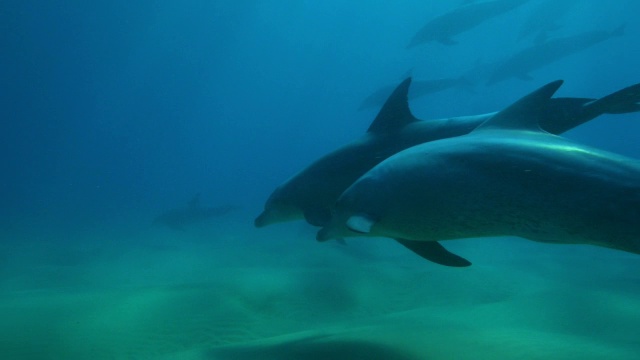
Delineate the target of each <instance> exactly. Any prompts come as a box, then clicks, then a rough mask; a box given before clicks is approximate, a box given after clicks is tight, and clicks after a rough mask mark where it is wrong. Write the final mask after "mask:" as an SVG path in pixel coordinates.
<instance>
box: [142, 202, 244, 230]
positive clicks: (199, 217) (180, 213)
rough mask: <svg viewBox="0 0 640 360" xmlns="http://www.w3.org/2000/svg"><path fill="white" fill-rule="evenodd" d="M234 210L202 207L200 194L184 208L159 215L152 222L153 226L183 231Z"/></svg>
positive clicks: (226, 207) (228, 207)
mask: <svg viewBox="0 0 640 360" xmlns="http://www.w3.org/2000/svg"><path fill="white" fill-rule="evenodd" d="M233 209H234V207H233V206H231V205H221V206H216V207H204V206H202V204H201V203H200V194H196V195H195V196H194V197H193V199H191V201H189V203H188V204H187V206H186V207H183V208H177V209H172V210H169V211H166V212H164V213H162V214H160V215H159V216H158V217H156V218H155V219H154V220H153V223H154V224H159V225H164V226H166V227H168V228H171V229H173V230H180V231H184V230H186V228H187V227H189V226H192V225H194V224H198V223H202V222H205V221H207V220H209V219H212V218H215V217H218V216H223V215H226V214H228V213H230V212H231V211H232V210H233Z"/></svg>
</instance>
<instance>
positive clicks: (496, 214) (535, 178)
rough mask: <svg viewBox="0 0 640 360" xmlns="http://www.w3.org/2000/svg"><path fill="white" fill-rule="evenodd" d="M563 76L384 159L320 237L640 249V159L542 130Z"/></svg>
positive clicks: (345, 197) (342, 201) (344, 199)
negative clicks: (499, 239)
mask: <svg viewBox="0 0 640 360" xmlns="http://www.w3.org/2000/svg"><path fill="white" fill-rule="evenodd" d="M561 84H562V81H555V82H552V83H550V84H548V85H545V86H543V87H542V88H540V89H538V90H537V91H535V92H533V93H531V94H529V95H527V96H525V97H524V98H522V99H521V100H519V101H517V102H515V103H514V104H513V105H511V106H509V107H508V108H506V109H505V110H503V111H501V112H499V113H497V114H496V115H495V116H493V117H491V118H490V119H488V120H487V121H486V122H484V123H483V124H482V125H481V126H479V127H477V128H476V129H475V130H473V131H472V132H471V133H470V134H468V135H465V136H460V137H456V138H450V139H442V140H438V141H433V142H430V143H426V144H422V145H418V146H415V147H412V148H410V149H407V150H404V151H402V152H400V153H398V154H396V155H394V156H392V157H390V158H388V159H387V160H385V161H383V162H382V163H380V164H379V165H377V166H376V167H375V168H373V169H372V170H370V171H369V172H367V173H366V174H365V175H363V176H362V177H361V178H360V179H358V180H357V181H356V182H355V183H354V184H353V185H351V186H350V187H349V188H348V189H347V190H346V191H345V192H344V193H343V194H342V195H341V196H340V198H339V199H338V202H337V204H336V206H335V211H334V214H333V216H332V218H331V221H330V223H329V224H328V225H327V226H325V227H323V228H322V229H321V230H320V231H319V232H318V234H317V238H318V240H321V241H324V240H327V239H331V238H335V237H345V236H367V237H369V236H383V237H391V238H402V239H408V240H413V241H440V240H449V239H460V238H472V237H473V238H475V237H494V236H518V237H522V238H525V239H529V240H533V241H539V242H546V243H560V244H591V245H596V246H602V247H607V248H613V249H618V250H622V251H626V252H630V253H636V254H640V221H638V219H640V161H638V160H635V159H631V158H628V157H625V156H621V155H617V154H613V153H610V152H606V151H602V150H599V149H596V148H593V147H589V146H586V145H582V144H577V143H574V142H571V141H569V140H567V139H564V138H562V137H560V136H556V135H552V134H550V133H548V132H546V131H544V130H543V129H542V127H541V125H542V124H543V123H544V121H545V117H546V116H547V111H546V110H545V109H546V108H547V107H548V106H549V105H550V103H551V96H552V95H553V94H554V93H555V92H556V91H557V89H558V88H559V87H560V86H561Z"/></svg>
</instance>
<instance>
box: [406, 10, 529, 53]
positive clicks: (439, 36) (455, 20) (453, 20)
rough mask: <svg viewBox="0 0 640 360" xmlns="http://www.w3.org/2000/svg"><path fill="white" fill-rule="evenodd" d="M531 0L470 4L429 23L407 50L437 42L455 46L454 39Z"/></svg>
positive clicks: (414, 38) (418, 33) (417, 34)
mask: <svg viewBox="0 0 640 360" xmlns="http://www.w3.org/2000/svg"><path fill="white" fill-rule="evenodd" d="M528 1H529V0H491V1H483V2H478V3H470V4H468V5H464V6H461V7H459V8H457V9H455V10H452V11H450V12H448V13H445V14H443V15H440V16H438V17H436V18H434V19H433V20H431V21H429V22H428V23H427V24H426V25H425V26H423V27H422V29H420V30H419V31H418V32H417V33H416V35H415V36H414V37H413V39H412V40H411V42H410V43H409V45H408V46H407V48H412V47H414V46H417V45H420V44H423V43H427V42H431V41H437V42H440V43H442V44H445V45H452V44H455V43H456V42H455V40H453V37H454V36H456V35H459V34H462V33H463V32H466V31H469V30H471V29H473V28H475V27H476V26H478V25H480V24H482V23H483V22H485V21H487V20H489V19H491V18H494V17H496V16H498V15H501V14H503V13H506V12H507V11H510V10H513V9H515V8H517V7H519V6H521V5H523V4H525V3H527V2H528Z"/></svg>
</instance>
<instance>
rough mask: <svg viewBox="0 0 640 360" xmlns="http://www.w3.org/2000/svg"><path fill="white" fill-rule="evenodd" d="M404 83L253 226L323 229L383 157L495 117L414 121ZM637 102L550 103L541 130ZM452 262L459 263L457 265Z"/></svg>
mask: <svg viewBox="0 0 640 360" xmlns="http://www.w3.org/2000/svg"><path fill="white" fill-rule="evenodd" d="M410 82H411V80H410V79H407V80H405V81H403V82H402V83H401V84H400V85H399V86H398V87H397V88H396V90H395V91H394V93H393V94H392V95H391V96H390V97H389V99H388V100H387V102H386V103H385V105H384V106H383V108H382V109H381V110H380V112H379V114H378V116H377V117H376V119H375V120H374V122H373V123H372V124H371V126H370V127H369V130H368V131H367V133H366V134H365V135H364V136H363V137H361V138H360V139H358V140H356V141H354V142H351V143H349V144H347V145H345V146H343V147H341V148H339V149H337V150H335V151H333V152H331V153H329V154H327V155H325V156H323V157H321V158H320V159H318V160H317V161H315V162H313V163H312V164H310V165H309V166H308V167H306V168H305V169H303V170H301V171H300V172H298V173H297V174H295V175H294V176H292V177H291V178H289V179H288V180H287V181H285V182H284V183H283V184H281V185H280V186H278V187H277V188H276V189H275V190H274V191H273V193H272V194H271V195H270V196H269V199H268V200H267V202H266V203H265V206H264V211H263V212H262V213H261V214H260V215H259V216H258V217H257V218H256V219H255V225H256V226H257V227H263V226H267V225H270V224H274V223H280V222H286V221H293V220H301V219H306V220H307V222H309V223H310V224H312V225H315V226H324V225H326V224H327V223H328V222H329V220H330V219H331V211H332V208H333V206H334V204H335V202H336V200H337V199H338V197H339V196H340V195H341V194H342V193H343V192H344V191H345V190H346V189H347V188H348V187H349V186H350V185H351V184H353V183H354V182H355V181H356V180H357V179H358V178H360V177H361V176H362V175H364V174H365V173H366V172H367V171H368V170H370V169H372V168H373V167H374V166H375V165H377V164H379V163H380V162H382V161H383V160H384V159H386V158H388V157H389V156H391V155H393V154H395V153H397V152H399V151H401V150H404V149H407V148H409V147H411V146H414V145H417V144H421V143H425V142H429V141H434V140H438V139H443V138H448V137H454V136H460V135H465V134H467V133H469V132H470V131H471V130H473V129H474V128H476V127H477V126H478V125H480V124H482V123H483V122H484V121H485V120H487V119H489V118H490V117H492V116H493V115H494V114H495V113H490V114H484V115H477V116H467V117H457V118H449V119H438V120H429V121H420V120H418V119H416V118H415V117H414V116H413V115H412V114H411V111H410V110H409V106H408V102H407V92H408V90H409V85H410ZM638 101H640V84H636V85H633V86H630V87H628V88H625V89H623V90H620V91H618V92H615V93H613V94H611V95H608V96H605V97H603V98H601V99H599V100H593V99H580V98H557V99H552V101H551V103H550V105H549V108H547V112H548V116H547V121H546V122H545V123H543V127H544V128H546V130H547V131H550V132H552V133H562V132H564V131H567V130H569V129H571V128H573V127H575V126H578V125H580V124H582V123H584V122H587V121H589V120H591V119H593V118H595V117H597V116H599V115H601V114H603V113H626V112H634V111H640V105H639V104H638ZM398 240H399V241H400V242H401V243H402V244H403V245H404V246H407V247H409V248H410V249H411V250H412V251H414V252H416V253H417V254H418V255H420V256H423V257H425V258H428V259H429V260H431V261H435V262H438V263H441V264H442V263H443V262H444V263H446V262H448V264H449V265H451V261H452V260H451V259H442V258H441V256H445V255H446V253H443V252H442V249H441V248H440V247H438V246H437V243H432V244H428V243H427V244H420V243H416V242H407V241H402V240H401V239H398ZM412 246H414V247H413V248H412ZM416 246H417V247H418V248H416ZM420 247H421V248H420ZM425 248H426V249H425ZM434 252H435V254H433V253H434ZM434 257H435V258H434ZM453 263H457V264H461V262H459V261H453Z"/></svg>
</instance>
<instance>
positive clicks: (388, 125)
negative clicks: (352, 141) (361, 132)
mask: <svg viewBox="0 0 640 360" xmlns="http://www.w3.org/2000/svg"><path fill="white" fill-rule="evenodd" d="M409 85H411V77H408V78H406V79H405V80H404V81H403V82H402V83H400V85H398V86H397V87H396V88H395V90H393V93H391V95H390V96H389V98H388V99H387V101H386V102H385V103H384V105H383V106H382V109H380V112H379V113H378V116H376V118H375V120H373V122H372V123H371V126H369V129H368V130H367V132H370V133H377V134H383V133H387V132H393V131H396V130H398V129H401V128H403V127H404V126H406V125H407V124H410V123H412V122H414V121H418V119H416V118H415V117H414V116H413V114H412V113H411V110H410V109H409V99H408V94H409Z"/></svg>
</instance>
